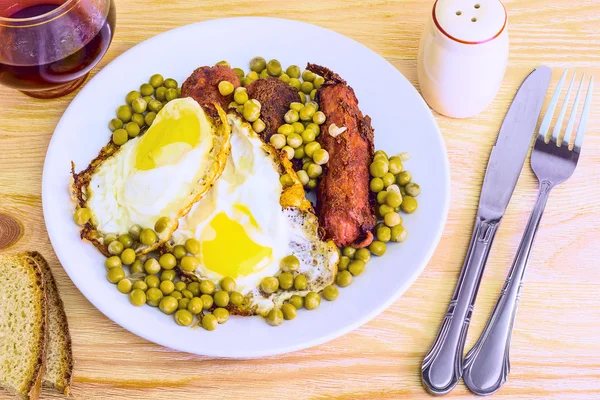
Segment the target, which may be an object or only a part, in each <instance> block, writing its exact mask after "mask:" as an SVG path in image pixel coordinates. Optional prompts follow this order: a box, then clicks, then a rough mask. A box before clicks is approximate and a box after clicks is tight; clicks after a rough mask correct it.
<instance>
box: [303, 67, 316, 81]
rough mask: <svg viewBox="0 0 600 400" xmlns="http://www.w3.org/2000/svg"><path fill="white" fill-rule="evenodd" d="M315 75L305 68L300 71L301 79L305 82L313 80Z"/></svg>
mask: <svg viewBox="0 0 600 400" xmlns="http://www.w3.org/2000/svg"><path fill="white" fill-rule="evenodd" d="M316 77H317V75H316V74H315V73H314V72H311V71H309V70H307V69H306V70H304V71H303V72H302V79H303V80H304V81H306V82H313V81H314V80H315V78H316Z"/></svg>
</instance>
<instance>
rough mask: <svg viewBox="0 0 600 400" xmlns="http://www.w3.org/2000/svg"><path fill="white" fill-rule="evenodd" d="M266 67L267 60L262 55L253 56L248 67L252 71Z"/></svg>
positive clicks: (258, 70) (259, 70)
mask: <svg viewBox="0 0 600 400" xmlns="http://www.w3.org/2000/svg"><path fill="white" fill-rule="evenodd" d="M266 67H267V60H265V59H264V58H262V57H254V58H253V59H252V60H250V69H251V70H252V71H254V72H261V71H262V70H263V69H265V68H266Z"/></svg>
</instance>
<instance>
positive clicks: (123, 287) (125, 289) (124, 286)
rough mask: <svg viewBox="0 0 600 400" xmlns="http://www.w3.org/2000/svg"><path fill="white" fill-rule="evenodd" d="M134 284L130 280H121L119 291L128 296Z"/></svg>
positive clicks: (118, 286)
mask: <svg viewBox="0 0 600 400" xmlns="http://www.w3.org/2000/svg"><path fill="white" fill-rule="evenodd" d="M132 286H133V284H132V283H131V281H130V280H129V279H121V280H120V281H119V283H117V290H118V291H119V292H121V293H123V294H127V293H129V292H130V291H131V287H132Z"/></svg>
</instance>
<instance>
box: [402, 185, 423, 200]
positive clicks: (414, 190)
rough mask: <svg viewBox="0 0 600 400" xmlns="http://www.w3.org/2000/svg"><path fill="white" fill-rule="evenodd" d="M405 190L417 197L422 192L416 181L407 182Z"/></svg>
mask: <svg viewBox="0 0 600 400" xmlns="http://www.w3.org/2000/svg"><path fill="white" fill-rule="evenodd" d="M404 190H406V194H407V195H409V196H411V197H416V196H418V195H419V194H420V193H421V187H420V186H419V185H418V184H416V183H414V182H410V183H407V184H406V186H404Z"/></svg>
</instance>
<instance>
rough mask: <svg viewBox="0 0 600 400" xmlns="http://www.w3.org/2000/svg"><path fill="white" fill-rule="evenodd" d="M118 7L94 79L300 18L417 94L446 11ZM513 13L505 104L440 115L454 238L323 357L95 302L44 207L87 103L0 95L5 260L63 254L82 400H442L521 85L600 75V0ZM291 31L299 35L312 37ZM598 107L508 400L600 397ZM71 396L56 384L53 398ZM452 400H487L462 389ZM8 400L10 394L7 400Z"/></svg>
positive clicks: (527, 317)
mask: <svg viewBox="0 0 600 400" xmlns="http://www.w3.org/2000/svg"><path fill="white" fill-rule="evenodd" d="M116 3H117V13H118V22H117V26H118V28H117V32H116V36H115V38H114V41H113V44H112V46H111V48H110V50H109V51H108V53H107V55H106V56H105V57H104V59H103V60H102V62H101V63H100V65H99V66H98V67H97V68H95V70H94V72H96V71H98V70H99V69H100V68H102V67H103V66H105V65H106V64H107V63H108V62H110V61H111V60H112V59H114V58H115V57H117V56H118V55H119V54H121V53H123V52H124V51H125V50H127V49H129V48H130V47H132V46H134V45H135V44H137V43H139V42H141V41H143V40H146V39H148V38H150V37H152V36H154V35H156V34H158V33H161V32H163V31H166V30H169V29H172V28H175V27H178V26H181V25H186V24H189V23H193V22H197V21H202V20H207V19H214V18H220V17H231V16H243V15H266V16H272V17H281V18H290V19H300V20H303V21H307V22H311V23H314V24H317V25H320V26H323V27H326V28H329V29H332V30H334V31H337V32H339V33H341V34H344V35H346V36H349V37H351V38H353V39H355V40H357V41H359V42H361V43H362V44H364V45H365V46H368V47H369V48H371V49H373V50H374V51H376V52H378V53H379V54H381V55H382V56H383V57H385V58H386V59H387V60H388V61H389V62H391V63H392V64H393V65H394V66H395V67H396V68H398V70H400V71H401V72H402V73H403V74H404V75H405V76H406V77H407V78H408V79H409V80H410V81H411V82H412V83H413V84H414V85H416V86H417V87H418V82H417V78H416V63H417V60H416V58H417V47H418V40H419V36H420V32H421V30H422V28H423V24H424V21H425V19H426V17H427V15H428V13H429V12H430V10H431V2H430V1H422V0H411V1H391V0H386V1H382V0H381V1H380V0H372V1H360V0H352V1H346V0H335V1H329V0H325V1H310V2H309V1H303V2H279V1H257V0H255V1H252V2H248V1H242V0H219V1H215V0H203V1H196V2H194V1H185V0H178V1H159V0H117V1H116ZM505 3H506V7H507V9H508V13H509V33H510V40H511V45H510V59H509V64H508V69H507V71H506V75H505V78H504V82H503V84H502V87H501V89H500V93H499V94H498V96H497V98H496V99H495V101H494V102H493V103H492V105H491V106H490V107H489V108H488V109H487V110H485V111H484V112H482V113H481V114H480V115H479V116H477V117H475V118H470V119H466V120H454V119H449V118H445V117H442V116H440V115H437V114H436V119H437V122H438V124H439V126H440V128H441V131H442V133H443V135H444V138H445V141H446V146H447V148H448V156H449V159H450V168H451V174H452V203H451V209H450V214H449V216H448V222H447V225H446V228H445V231H444V235H443V237H442V239H441V242H440V244H439V246H438V248H437V250H436V252H435V254H434V256H433V258H432V259H431V261H430V262H429V264H428V266H427V268H426V269H425V271H424V272H423V274H422V275H421V277H420V278H419V279H418V280H417V281H416V283H415V284H414V285H413V286H412V287H411V288H410V289H409V290H408V291H407V292H406V293H405V294H404V295H403V296H402V298H400V299H399V300H398V301H397V302H396V303H395V304H394V305H393V306H391V307H390V308H389V309H388V310H386V311H385V312H383V313H382V314H381V315H379V316H378V317H377V318H375V319H374V320H372V321H371V322H369V323H367V324H365V325H364V326H362V327H361V328H359V329H357V330H355V331H354V332H352V333H350V334H347V335H345V336H343V337H341V338H339V339H336V340H334V341H331V342H329V343H326V344H324V345H321V346H318V347H315V348H312V349H308V350H304V351H299V352H296V353H292V354H287V355H283V356H277V357H269V358H264V359H259V360H243V361H235V360H219V359H214V358H207V357H198V356H193V355H189V354H184V353H178V352H174V351H171V350H169V349H166V348H163V347H160V346H158V345H155V344H152V343H149V342H147V341H145V340H143V339H141V338H139V337H137V336H135V335H133V334H131V333H129V332H127V331H125V330H123V329H122V328H120V327H119V326H117V325H115V324H114V323H112V322H111V321H110V320H109V319H107V318H106V317H105V316H104V315H102V314H101V313H100V312H99V311H98V310H96V309H95V308H94V307H93V306H92V305H91V304H90V303H89V302H88V301H87V300H86V299H85V298H84V297H83V296H82V294H81V293H80V292H79V290H77V288H76V287H75V286H74V285H73V283H72V282H71V281H70V280H69V278H68V277H67V275H66V274H65V272H64V271H63V269H62V268H61V266H60V264H59V263H58V260H57V258H56V256H55V254H54V252H53V250H52V247H51V245H50V242H49V239H48V236H47V233H46V229H45V226H44V222H43V216H42V203H41V178H42V166H43V162H44V156H45V153H46V149H47V146H48V143H49V140H50V137H51V135H52V132H53V130H54V128H55V126H56V124H57V122H58V120H59V118H60V117H61V115H62V113H63V111H64V110H65V108H66V107H67V105H68V104H69V102H70V101H71V99H72V98H73V94H72V95H69V96H66V97H64V98H61V99H58V100H51V101H41V100H34V99H31V98H28V97H26V96H24V95H22V94H21V93H18V92H16V91H13V90H9V89H6V88H2V87H0V213H5V214H9V215H11V216H13V217H15V218H16V219H17V220H18V221H20V223H21V224H22V226H23V228H24V233H23V236H22V238H21V239H20V240H19V241H18V242H17V243H16V244H14V245H13V246H11V247H10V248H9V249H5V250H3V251H2V252H3V253H6V252H13V251H19V250H26V249H34V250H38V251H40V252H42V253H43V254H44V256H46V258H47V259H48V260H49V262H50V264H51V266H52V269H53V271H54V273H55V276H56V277H57V280H58V286H59V289H60V291H61V293H62V297H63V300H64V303H65V307H66V311H67V314H68V316H69V324H70V328H71V332H72V337H73V346H74V349H73V350H74V355H75V361H76V366H75V381H74V389H73V392H74V395H75V398H78V399H130V398H144V399H163V398H171V396H172V397H173V398H182V399H188V398H233V399H267V398H268V399H287V398H290V399H309V398H336V399H383V398H386V399H387V398H389V399H392V398H393V399H399V398H406V399H415V398H426V397H428V395H427V394H426V393H425V391H424V390H423V389H422V387H421V381H420V367H421V362H422V359H423V356H424V355H425V353H426V352H427V351H428V349H429V348H430V346H431V344H432V342H433V340H434V338H435V336H436V334H437V331H438V328H439V324H440V321H441V319H442V317H443V315H444V313H445V312H446V308H447V306H448V301H449V299H450V297H451V295H452V291H453V290H454V287H455V283H456V280H457V278H458V274H459V271H460V267H461V265H462V263H463V259H464V256H465V250H466V248H467V246H468V243H469V239H470V234H471V228H472V224H473V219H474V216H475V212H476V208H477V202H478V196H479V191H480V188H481V182H482V179H483V174H484V171H485V167H486V163H487V160H488V155H489V152H490V149H491V146H492V144H493V142H494V140H495V137H496V134H497V132H498V128H499V126H500V123H501V121H502V118H503V116H504V114H505V112H506V110H507V107H508V105H509V103H510V100H511V99H512V97H513V95H514V93H515V91H516V89H517V87H518V85H519V84H520V82H521V81H522V79H523V78H524V77H525V76H526V75H527V74H528V73H529V72H530V71H531V70H532V69H533V68H534V67H535V66H537V65H539V64H542V63H543V64H546V65H548V66H550V67H553V68H555V69H556V71H555V74H554V77H553V83H556V81H557V80H558V77H559V75H560V72H559V71H561V70H562V69H563V68H567V67H568V68H574V69H575V70H576V71H577V72H579V73H581V72H586V73H588V74H590V73H591V74H593V75H595V76H596V79H597V80H598V79H599V78H600V2H598V1H597V0H575V1H574V0H520V1H518V0H511V1H509V0H507V1H505ZM290 36H291V37H290V40H292V41H293V40H296V41H297V40H298V39H296V38H301V33H300V32H296V33H294V34H293V35H290ZM292 36H295V38H292ZM141 62H143V60H141ZM596 93H597V94H598V91H596ZM599 104H600V97H598V95H597V97H596V102H595V105H594V107H593V109H592V113H591V114H590V117H589V124H588V129H587V133H586V140H585V146H584V152H583V157H582V159H581V160H580V163H579V167H578V168H577V170H576V172H575V174H574V176H573V177H572V178H571V179H570V180H569V181H568V182H567V183H565V184H564V185H562V186H559V187H557V188H556V189H555V190H554V192H553V193H552V196H551V198H550V201H549V203H548V207H547V209H546V213H545V215H544V219H543V221H542V224H541V229H540V231H539V233H538V237H537V245H536V247H535V248H534V250H533V254H532V257H531V260H530V266H529V270H528V272H527V279H526V285H525V287H524V290H523V293H522V297H521V306H520V309H519V314H518V318H517V322H516V327H515V332H514V335H513V340H512V348H511V361H512V371H511V375H510V378H509V382H508V384H507V385H506V386H505V387H504V388H503V389H502V390H501V391H500V392H499V393H498V394H496V395H495V397H496V398H505V399H513V398H520V399H529V398H543V399H549V398H564V399H591V398H599V397H600V340H599V339H600V296H599V295H598V292H599V291H600V263H599V261H598V260H599V259H600V200H599V199H600V185H599V184H598V182H599V181H598V175H599V173H600V168H599V166H600V105H599ZM406 134H410V133H408V132H407V133H406ZM526 164H527V165H526V166H525V168H524V169H523V173H522V174H521V179H520V181H519V184H518V186H517V188H516V191H515V193H514V196H513V198H512V201H511V203H510V205H509V207H508V210H507V213H506V216H505V217H504V221H503V223H502V227H501V229H500V231H499V233H498V236H497V238H496V241H495V244H494V248H493V250H492V252H491V256H490V260H489V262H488V266H487V270H486V272H485V276H484V281H483V284H482V287H481V289H480V292H479V296H478V299H477V305H476V308H475V315H474V318H473V322H472V324H471V329H470V332H469V337H468V343H467V348H470V347H471V345H472V344H473V342H474V340H475V339H476V338H477V337H478V336H479V333H480V331H481V329H482V326H483V324H484V323H485V321H486V320H487V318H488V316H489V313H490V312H491V309H492V307H493V304H494V302H495V300H496V298H497V296H498V293H499V290H500V288H501V285H502V283H503V281H504V278H505V276H506V273H507V271H508V268H509V266H510V263H511V261H512V258H513V255H514V253H515V251H516V248H517V246H518V243H519V240H520V235H521V233H522V231H523V229H524V227H525V224H526V222H527V218H528V215H529V212H530V210H531V208H532V206H533V202H534V199H535V193H536V183H535V179H534V176H533V174H532V172H531V169H530V168H529V166H528V165H529V164H528V162H526ZM0 229H2V228H0ZM0 249H1V248H0ZM59 397H60V396H58V395H55V394H54V393H53V392H52V391H50V390H46V389H45V390H44V393H43V398H59ZM448 397H451V398H467V397H472V395H471V394H470V393H469V392H468V390H467V389H466V388H465V386H464V385H463V384H462V383H461V384H460V385H459V386H458V387H457V388H456V389H455V390H454V391H453V392H452V393H451V394H450V395H449V396H448ZM8 398H9V396H8V395H7V394H6V393H4V392H1V391H0V399H8Z"/></svg>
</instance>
